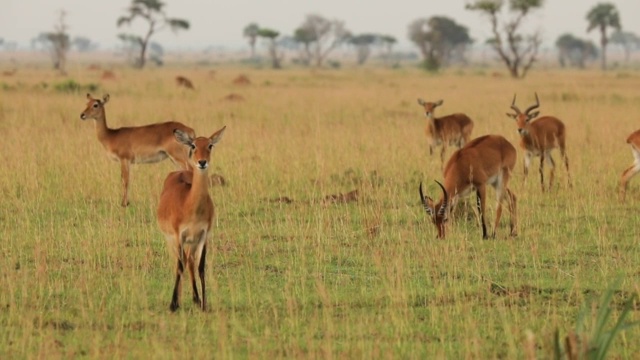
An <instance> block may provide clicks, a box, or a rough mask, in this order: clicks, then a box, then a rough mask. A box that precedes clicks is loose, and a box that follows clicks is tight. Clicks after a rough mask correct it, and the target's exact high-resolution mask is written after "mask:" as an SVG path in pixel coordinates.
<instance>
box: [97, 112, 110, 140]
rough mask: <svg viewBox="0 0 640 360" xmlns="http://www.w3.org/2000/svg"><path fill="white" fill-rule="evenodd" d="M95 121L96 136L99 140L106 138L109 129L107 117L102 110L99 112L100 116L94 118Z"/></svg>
mask: <svg viewBox="0 0 640 360" xmlns="http://www.w3.org/2000/svg"><path fill="white" fill-rule="evenodd" d="M95 121H96V133H97V134H98V138H99V139H104V138H106V137H107V136H108V135H109V133H110V131H111V129H109V127H108V126H107V116H106V115H105V113H104V110H103V111H102V112H101V114H100V116H97V117H96V118H95Z"/></svg>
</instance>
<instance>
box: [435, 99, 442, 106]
mask: <svg viewBox="0 0 640 360" xmlns="http://www.w3.org/2000/svg"><path fill="white" fill-rule="evenodd" d="M443 102H444V101H442V100H438V101H436V103H435V104H436V106H440V105H442V103H443Z"/></svg>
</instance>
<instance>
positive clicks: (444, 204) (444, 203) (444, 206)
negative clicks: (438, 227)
mask: <svg viewBox="0 0 640 360" xmlns="http://www.w3.org/2000/svg"><path fill="white" fill-rule="evenodd" d="M436 183H437V184H438V185H439V186H440V188H441V189H442V193H443V194H444V201H442V206H440V210H438V215H440V216H443V215H444V214H446V213H447V207H448V206H449V194H447V190H445V189H444V186H443V185H442V184H441V183H440V182H439V181H438V180H436Z"/></svg>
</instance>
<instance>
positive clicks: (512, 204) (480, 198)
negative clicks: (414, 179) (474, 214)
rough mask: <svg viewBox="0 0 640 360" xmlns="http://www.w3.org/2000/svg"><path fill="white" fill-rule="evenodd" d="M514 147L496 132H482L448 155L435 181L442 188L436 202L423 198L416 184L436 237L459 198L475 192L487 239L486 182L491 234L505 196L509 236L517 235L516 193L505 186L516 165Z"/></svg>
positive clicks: (494, 229) (494, 232)
mask: <svg viewBox="0 0 640 360" xmlns="http://www.w3.org/2000/svg"><path fill="white" fill-rule="evenodd" d="M516 158H517V153H516V149H515V148H514V147H513V145H511V143H510V142H509V141H507V139H505V138H504V137H502V136H500V135H485V136H482V137H479V138H475V139H473V140H472V141H471V142H469V143H467V144H466V145H465V146H464V147H462V148H461V149H459V150H457V151H456V152H454V153H453V155H451V158H449V161H447V165H446V166H445V168H444V184H442V183H440V182H438V181H436V183H437V184H438V186H440V188H441V189H442V198H441V199H440V200H439V201H438V202H437V203H436V202H434V201H433V199H431V198H430V197H428V196H427V197H425V196H424V193H423V192H422V183H420V188H419V190H420V201H421V202H422V206H423V207H424V209H425V211H426V212H427V214H428V215H429V216H430V217H431V220H432V221H433V223H434V224H435V226H436V228H437V229H438V237H439V238H441V239H444V237H445V225H446V222H447V220H448V217H449V213H450V209H451V208H452V207H453V206H455V204H456V202H457V201H458V198H459V197H464V196H465V195H467V194H468V193H470V192H471V191H473V190H475V191H476V196H477V206H478V211H479V213H480V220H481V224H482V238H483V239H486V238H488V236H487V235H488V234H487V226H486V223H485V204H486V201H487V198H486V196H487V192H486V189H487V185H491V186H493V188H494V189H495V190H496V200H497V209H496V219H495V225H494V227H493V234H492V236H493V237H495V234H496V229H497V228H498V224H499V223H500V216H501V215H502V202H503V201H504V200H505V199H506V200H507V206H508V209H509V212H510V213H511V216H510V226H511V236H516V235H517V226H516V225H517V214H516V196H515V195H514V194H513V192H512V191H511V190H510V189H509V188H508V187H507V186H508V184H509V178H510V176H511V172H512V171H513V168H514V166H515V164H516Z"/></svg>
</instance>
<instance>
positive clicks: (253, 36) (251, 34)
mask: <svg viewBox="0 0 640 360" xmlns="http://www.w3.org/2000/svg"><path fill="white" fill-rule="evenodd" d="M259 31H260V26H258V24H256V23H251V24H249V25H247V26H245V27H244V29H243V30H242V36H244V37H246V38H247V39H249V46H250V47H251V58H252V59H255V57H256V40H257V39H258V36H259V34H258V32H259Z"/></svg>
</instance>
